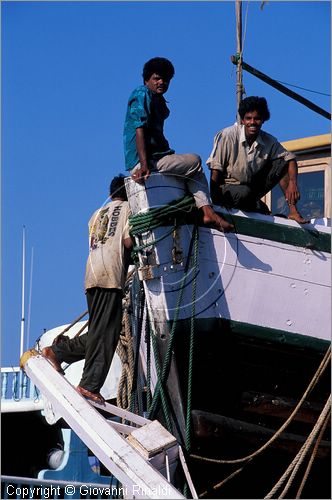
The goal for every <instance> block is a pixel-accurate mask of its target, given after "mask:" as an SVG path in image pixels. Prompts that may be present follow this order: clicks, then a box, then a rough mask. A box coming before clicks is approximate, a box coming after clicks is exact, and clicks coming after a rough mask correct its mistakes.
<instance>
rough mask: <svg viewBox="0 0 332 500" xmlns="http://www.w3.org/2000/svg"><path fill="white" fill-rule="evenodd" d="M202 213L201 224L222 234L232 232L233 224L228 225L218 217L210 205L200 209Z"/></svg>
mask: <svg viewBox="0 0 332 500" xmlns="http://www.w3.org/2000/svg"><path fill="white" fill-rule="evenodd" d="M202 211H203V214H204V215H203V222H204V225H205V226H207V227H211V228H212V229H217V231H221V232H223V233H229V232H230V231H234V226H233V224H230V223H229V222H227V220H225V219H223V218H222V217H220V215H218V214H217V213H216V212H215V211H214V210H213V208H212V207H211V206H210V205H205V206H204V207H202Z"/></svg>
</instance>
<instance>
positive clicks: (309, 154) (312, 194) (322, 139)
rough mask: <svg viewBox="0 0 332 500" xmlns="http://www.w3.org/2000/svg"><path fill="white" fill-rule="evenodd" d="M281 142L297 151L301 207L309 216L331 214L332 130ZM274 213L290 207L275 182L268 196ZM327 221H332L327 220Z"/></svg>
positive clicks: (326, 216)
mask: <svg viewBox="0 0 332 500" xmlns="http://www.w3.org/2000/svg"><path fill="white" fill-rule="evenodd" d="M282 145H283V146H284V147H285V148H286V149H287V150H288V151H292V152H294V153H295V154H296V157H297V162H298V167H299V175H298V187H299V190H300V193H301V199H300V201H299V203H298V208H299V211H300V213H301V214H302V215H303V217H306V218H309V219H320V218H325V219H330V218H331V134H324V135H316V136H312V137H304V138H301V139H295V140H292V141H286V142H283V143H282ZM265 203H266V204H267V205H268V206H269V208H270V210H271V211H272V213H273V214H276V213H279V214H285V215H287V213H288V210H287V206H286V202H285V198H284V196H283V194H282V191H281V189H280V187H279V185H278V186H276V187H275V188H274V189H273V190H272V191H271V192H270V193H268V194H267V195H266V197H265ZM326 223H330V222H328V221H326Z"/></svg>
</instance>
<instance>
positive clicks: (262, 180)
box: [221, 158, 288, 213]
mask: <svg viewBox="0 0 332 500" xmlns="http://www.w3.org/2000/svg"><path fill="white" fill-rule="evenodd" d="M287 167H288V162H286V161H285V160H284V159H281V158H279V159H277V160H271V161H269V162H267V164H266V165H265V166H264V167H263V168H262V169H261V170H260V171H259V172H258V173H257V174H256V175H253V177H252V179H251V181H250V183H248V184H224V185H223V186H221V190H222V197H221V204H222V205H224V206H225V207H227V208H240V209H243V210H248V211H255V212H256V211H257V212H263V213H269V209H268V208H267V206H266V205H265V203H263V202H262V201H260V198H262V197H263V196H265V195H266V194H267V193H268V192H269V191H271V189H273V188H274V186H276V185H277V184H278V182H279V181H280V180H281V179H282V178H283V177H284V175H285V173H286V172H287Z"/></svg>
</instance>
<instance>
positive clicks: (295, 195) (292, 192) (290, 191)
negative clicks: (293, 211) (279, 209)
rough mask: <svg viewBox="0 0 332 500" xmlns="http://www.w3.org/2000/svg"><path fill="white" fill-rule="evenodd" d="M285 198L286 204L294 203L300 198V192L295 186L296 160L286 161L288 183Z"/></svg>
mask: <svg viewBox="0 0 332 500" xmlns="http://www.w3.org/2000/svg"><path fill="white" fill-rule="evenodd" d="M285 198H286V201H287V203H288V205H296V203H297V201H298V200H299V199H300V193H299V190H298V188H297V163H296V160H290V161H289V163H288V185H287V187H286V191H285Z"/></svg>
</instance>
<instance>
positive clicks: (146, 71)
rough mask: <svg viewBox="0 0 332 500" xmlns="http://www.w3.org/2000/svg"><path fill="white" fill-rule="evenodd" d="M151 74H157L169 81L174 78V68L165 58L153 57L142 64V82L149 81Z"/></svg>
mask: <svg viewBox="0 0 332 500" xmlns="http://www.w3.org/2000/svg"><path fill="white" fill-rule="evenodd" d="M153 73H157V74H158V75H160V76H162V77H163V78H165V79H166V80H168V81H169V80H171V79H172V78H173V76H174V73H175V70H174V66H173V64H172V63H171V61H169V60H168V59H166V58H165V57H154V58H153V59H150V60H149V61H147V62H146V63H145V64H144V67H143V75H142V76H143V82H144V83H145V82H147V81H148V80H150V78H151V76H152V75H153Z"/></svg>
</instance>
